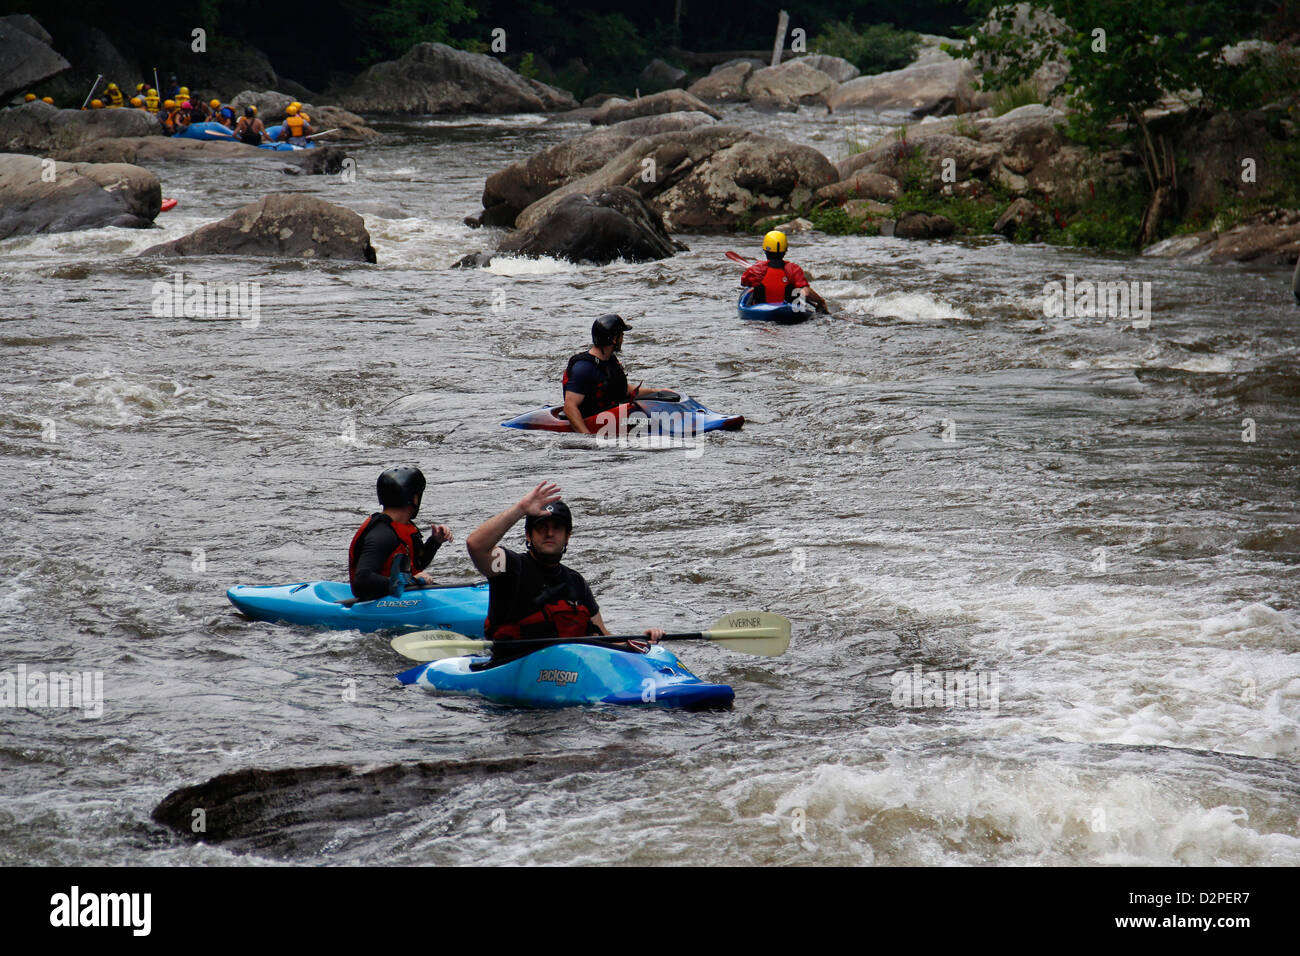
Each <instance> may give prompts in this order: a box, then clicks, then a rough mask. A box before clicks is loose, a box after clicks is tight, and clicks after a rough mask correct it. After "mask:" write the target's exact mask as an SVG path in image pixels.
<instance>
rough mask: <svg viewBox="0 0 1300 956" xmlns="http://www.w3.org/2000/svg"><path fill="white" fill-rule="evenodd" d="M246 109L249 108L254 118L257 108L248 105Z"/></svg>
mask: <svg viewBox="0 0 1300 956" xmlns="http://www.w3.org/2000/svg"><path fill="white" fill-rule="evenodd" d="M248 108H249V109H250V110H252V111H253V115H254V116H256V115H257V107H256V106H253V105H251V104H250V105H249V107H248Z"/></svg>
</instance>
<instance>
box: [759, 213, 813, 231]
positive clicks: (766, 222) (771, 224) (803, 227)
mask: <svg viewBox="0 0 1300 956" xmlns="http://www.w3.org/2000/svg"><path fill="white" fill-rule="evenodd" d="M773 229H775V230H776V231H777V232H784V233H785V234H786V235H795V234H797V233H801V232H812V230H813V224H812V223H811V222H809V221H808V220H807V219H803V218H800V217H797V216H796V217H795V218H794V219H787V220H785V221H784V222H783V221H782V220H781V217H780V216H768V217H767V218H766V219H760V220H759V221H758V222H756V223H754V230H755V231H756V232H769V231H771V230H773Z"/></svg>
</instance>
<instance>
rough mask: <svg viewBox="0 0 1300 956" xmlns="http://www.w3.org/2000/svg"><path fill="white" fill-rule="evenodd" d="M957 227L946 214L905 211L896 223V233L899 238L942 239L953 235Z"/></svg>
mask: <svg viewBox="0 0 1300 956" xmlns="http://www.w3.org/2000/svg"><path fill="white" fill-rule="evenodd" d="M956 228H957V227H956V226H955V225H954V224H953V221H952V220H951V219H949V218H948V217H946V216H935V215H931V214H930V213H928V212H905V213H903V214H902V215H901V216H899V217H898V220H897V222H896V223H895V224H894V235H895V236H897V237H898V238H899V239H942V238H944V237H945V236H951V235H952V234H953V231H954V230H955V229H956Z"/></svg>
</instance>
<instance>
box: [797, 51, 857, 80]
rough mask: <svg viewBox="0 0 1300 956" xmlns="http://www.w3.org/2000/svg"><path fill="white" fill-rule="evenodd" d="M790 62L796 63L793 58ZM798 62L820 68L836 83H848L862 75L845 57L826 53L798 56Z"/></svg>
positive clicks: (815, 68)
mask: <svg viewBox="0 0 1300 956" xmlns="http://www.w3.org/2000/svg"><path fill="white" fill-rule="evenodd" d="M789 62H791V63H794V62H796V61H795V60H791V61H789ZM798 62H799V63H803V64H806V65H807V66H811V67H812V68H813V69H814V70H820V71H821V72H823V73H825V74H826V75H827V76H829V77H830V78H831V79H832V80H834V81H835V82H836V83H847V82H848V81H849V80H854V79H857V78H858V77H859V76H861V75H862V71H861V70H859V69H858V68H857V67H856V66H854V65H853V64H852V63H850V62H849V61H848V60H846V59H844V58H843V57H839V56H830V55H828V54H825V53H811V54H809V55H808V56H801V57H799V58H798Z"/></svg>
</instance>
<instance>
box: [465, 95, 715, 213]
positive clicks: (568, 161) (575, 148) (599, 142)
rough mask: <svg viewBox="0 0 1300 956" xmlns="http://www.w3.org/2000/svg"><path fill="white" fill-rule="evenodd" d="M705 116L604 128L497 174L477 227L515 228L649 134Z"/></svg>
mask: <svg viewBox="0 0 1300 956" xmlns="http://www.w3.org/2000/svg"><path fill="white" fill-rule="evenodd" d="M712 123H713V119H712V118H710V117H708V116H705V115H704V114H703V113H663V114H659V115H655V116H640V117H637V118H636V119H630V120H624V121H623V122H621V123H615V124H614V125H613V126H602V127H599V128H597V129H594V130H592V131H591V132H589V133H584V134H583V135H581V136H576V137H574V138H572V139H567V140H565V141H564V142H562V143H557V144H556V145H554V146H552V147H550V148H548V149H544V150H542V151H541V152H539V153H534V154H533V155H532V156H530V157H529V158H528V159H526V160H524V161H523V162H519V163H511V164H510V165H509V166H507V167H506V168H505V169H502V170H499V171H498V172H495V173H493V174H492V175H491V176H489V177H488V178H487V182H486V183H484V185H483V213H482V215H481V216H480V217H479V218H478V220H476V221H474V222H473V225H486V226H514V224H515V217H516V216H518V215H519V213H521V212H523V211H524V209H526V208H527V207H528V206H530V205H532V204H533V203H535V202H536V201H537V200H539V199H541V198H542V197H543V196H545V195H546V194H548V193H550V192H552V191H553V190H555V189H558V188H560V187H561V186H563V185H565V184H566V183H569V182H572V181H573V180H575V179H577V178H579V177H580V176H585V175H587V174H588V173H592V172H595V171H596V170H598V169H600V167H602V166H604V165H605V163H607V162H608V161H609V160H610V159H612V158H613V157H615V156H617V155H618V154H619V153H620V152H622V151H623V150H624V149H626V148H627V147H628V146H631V145H632V144H633V143H635V142H636V141H637V140H638V139H640V138H641V137H643V136H650V135H653V134H655V133H666V132H672V131H679V130H687V129H694V128H695V127H697V126H707V125H710V124H712Z"/></svg>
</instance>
